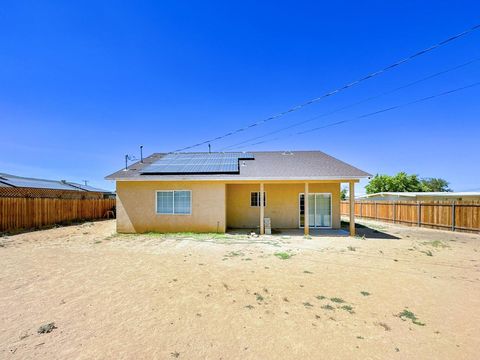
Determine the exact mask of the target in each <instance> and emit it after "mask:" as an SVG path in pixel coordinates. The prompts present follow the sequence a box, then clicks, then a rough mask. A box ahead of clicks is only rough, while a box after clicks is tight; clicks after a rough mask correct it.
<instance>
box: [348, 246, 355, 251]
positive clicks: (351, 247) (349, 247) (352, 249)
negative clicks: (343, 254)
mask: <svg viewBox="0 0 480 360" xmlns="http://www.w3.org/2000/svg"><path fill="white" fill-rule="evenodd" d="M347 249H348V250H350V251H357V249H356V248H354V247H353V246H348V247H347Z"/></svg>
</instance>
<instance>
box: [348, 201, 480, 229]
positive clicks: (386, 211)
mask: <svg viewBox="0 0 480 360" xmlns="http://www.w3.org/2000/svg"><path fill="white" fill-rule="evenodd" d="M340 213H341V214H342V215H347V216H348V214H349V202H348V201H342V202H341V204H340ZM355 216H357V217H359V218H366V219H374V220H380V221H388V222H394V223H399V224H407V225H413V226H426V227H431V228H437V229H449V230H453V231H479V232H480V202H475V201H457V202H447V201H426V202H415V201H399V202H393V201H388V202H387V201H382V202H375V201H356V202H355Z"/></svg>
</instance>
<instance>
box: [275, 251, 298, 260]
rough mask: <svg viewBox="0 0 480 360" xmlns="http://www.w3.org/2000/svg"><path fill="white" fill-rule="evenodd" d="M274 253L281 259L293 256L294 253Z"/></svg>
mask: <svg viewBox="0 0 480 360" xmlns="http://www.w3.org/2000/svg"><path fill="white" fill-rule="evenodd" d="M273 255H275V256H276V257H278V258H279V259H282V260H287V259H290V258H291V257H292V256H293V255H292V254H289V253H287V252H277V253H275V254H273Z"/></svg>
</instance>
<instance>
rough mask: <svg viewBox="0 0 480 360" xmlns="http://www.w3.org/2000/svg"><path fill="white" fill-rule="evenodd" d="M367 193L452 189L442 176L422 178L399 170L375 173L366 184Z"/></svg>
mask: <svg viewBox="0 0 480 360" xmlns="http://www.w3.org/2000/svg"><path fill="white" fill-rule="evenodd" d="M365 190H366V191H367V194H375V193H379V192H404V191H405V192H425V191H451V190H450V189H449V188H448V182H447V181H446V180H444V179H440V178H424V179H420V178H419V177H418V175H415V174H413V175H408V174H407V173H405V172H399V173H398V174H397V175H394V176H390V175H379V174H377V175H375V177H374V178H373V179H372V180H370V182H369V183H368V185H367V186H365Z"/></svg>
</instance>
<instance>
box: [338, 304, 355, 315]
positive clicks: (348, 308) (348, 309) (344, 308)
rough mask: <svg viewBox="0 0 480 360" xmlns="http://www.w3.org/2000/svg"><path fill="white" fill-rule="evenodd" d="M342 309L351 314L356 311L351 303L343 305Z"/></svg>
mask: <svg viewBox="0 0 480 360" xmlns="http://www.w3.org/2000/svg"><path fill="white" fill-rule="evenodd" d="M341 309H343V310H346V311H348V312H349V313H350V314H354V313H355V311H353V307H351V306H350V305H343V306H342V307H341Z"/></svg>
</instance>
